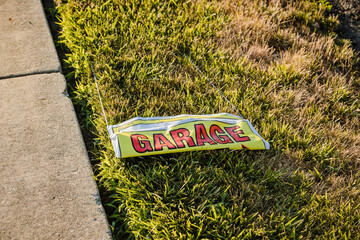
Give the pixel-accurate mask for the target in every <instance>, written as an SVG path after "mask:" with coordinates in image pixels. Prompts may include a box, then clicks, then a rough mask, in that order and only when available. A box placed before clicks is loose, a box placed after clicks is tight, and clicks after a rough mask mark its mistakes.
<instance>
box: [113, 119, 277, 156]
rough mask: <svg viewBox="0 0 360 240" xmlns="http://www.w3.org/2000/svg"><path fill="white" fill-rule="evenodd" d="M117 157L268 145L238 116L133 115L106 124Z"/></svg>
mask: <svg viewBox="0 0 360 240" xmlns="http://www.w3.org/2000/svg"><path fill="white" fill-rule="evenodd" d="M108 131H109V134H110V138H111V141H112V144H113V147H114V150H115V155H116V157H118V158H127V157H137V156H146V155H157V154H166V153H177V152H186V151H194V150H212V149H223V148H228V149H239V150H240V149H249V150H265V149H270V145H269V143H268V142H266V141H265V140H264V139H263V138H262V137H261V136H260V135H259V134H258V132H257V131H256V130H255V129H254V127H253V126H252V125H251V123H250V122H249V121H248V120H246V119H243V118H241V117H239V116H236V115H232V114H228V113H220V114H212V115H179V116H173V117H148V118H143V117H136V118H132V119H130V120H128V121H125V122H123V123H121V124H118V125H112V126H108Z"/></svg>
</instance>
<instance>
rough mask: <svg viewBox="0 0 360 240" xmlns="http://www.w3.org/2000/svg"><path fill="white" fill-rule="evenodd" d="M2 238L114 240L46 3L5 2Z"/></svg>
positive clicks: (0, 40) (0, 13)
mask: <svg viewBox="0 0 360 240" xmlns="http://www.w3.org/2000/svg"><path fill="white" fill-rule="evenodd" d="M0 126H1V128H0V239H111V236H110V231H109V227H108V223H107V220H106V216H105V213H104V209H103V207H102V205H101V202H100V197H99V193H98V190H97V186H96V183H95V182H94V179H93V177H92V171H91V166H90V163H89V159H88V156H87V152H86V149H85V146H84V143H83V139H82V136H81V132H80V129H79V125H78V122H77V119H76V115H75V112H74V108H73V105H72V103H71V101H70V99H69V98H68V97H67V94H66V82H65V79H64V76H63V75H62V74H61V73H60V64H59V60H58V58H57V54H56V50H55V47H54V44H53V42H52V38H51V35H50V31H49V28H48V25H47V22H46V19H45V15H44V12H43V8H42V5H41V1H40V0H16V1H15V0H0Z"/></svg>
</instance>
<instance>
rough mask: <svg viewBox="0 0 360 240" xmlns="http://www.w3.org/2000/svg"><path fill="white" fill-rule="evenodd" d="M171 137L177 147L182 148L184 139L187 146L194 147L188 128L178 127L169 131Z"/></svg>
mask: <svg viewBox="0 0 360 240" xmlns="http://www.w3.org/2000/svg"><path fill="white" fill-rule="evenodd" d="M170 134H171V137H172V138H173V139H174V142H175V143H176V145H177V147H178V148H184V147H185V144H184V141H185V142H186V143H187V145H188V146H189V147H194V146H195V143H194V140H193V139H192V137H190V132H189V130H187V129H185V128H179V129H176V130H172V131H170Z"/></svg>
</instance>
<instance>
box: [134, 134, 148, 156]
mask: <svg viewBox="0 0 360 240" xmlns="http://www.w3.org/2000/svg"><path fill="white" fill-rule="evenodd" d="M148 139H149V138H148V137H147V136H145V135H141V134H133V135H131V142H132V145H133V147H134V149H135V151H137V152H138V153H144V152H151V151H153V149H152V147H151V144H150V141H148Z"/></svg>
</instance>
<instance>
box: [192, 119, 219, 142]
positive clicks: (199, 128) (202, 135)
mask: <svg viewBox="0 0 360 240" xmlns="http://www.w3.org/2000/svg"><path fill="white" fill-rule="evenodd" d="M195 135H196V142H197V145H198V146H202V145H204V143H209V144H211V145H214V144H216V142H214V141H213V140H212V139H211V138H210V137H209V136H208V135H207V133H206V129H205V126H204V124H195Z"/></svg>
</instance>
